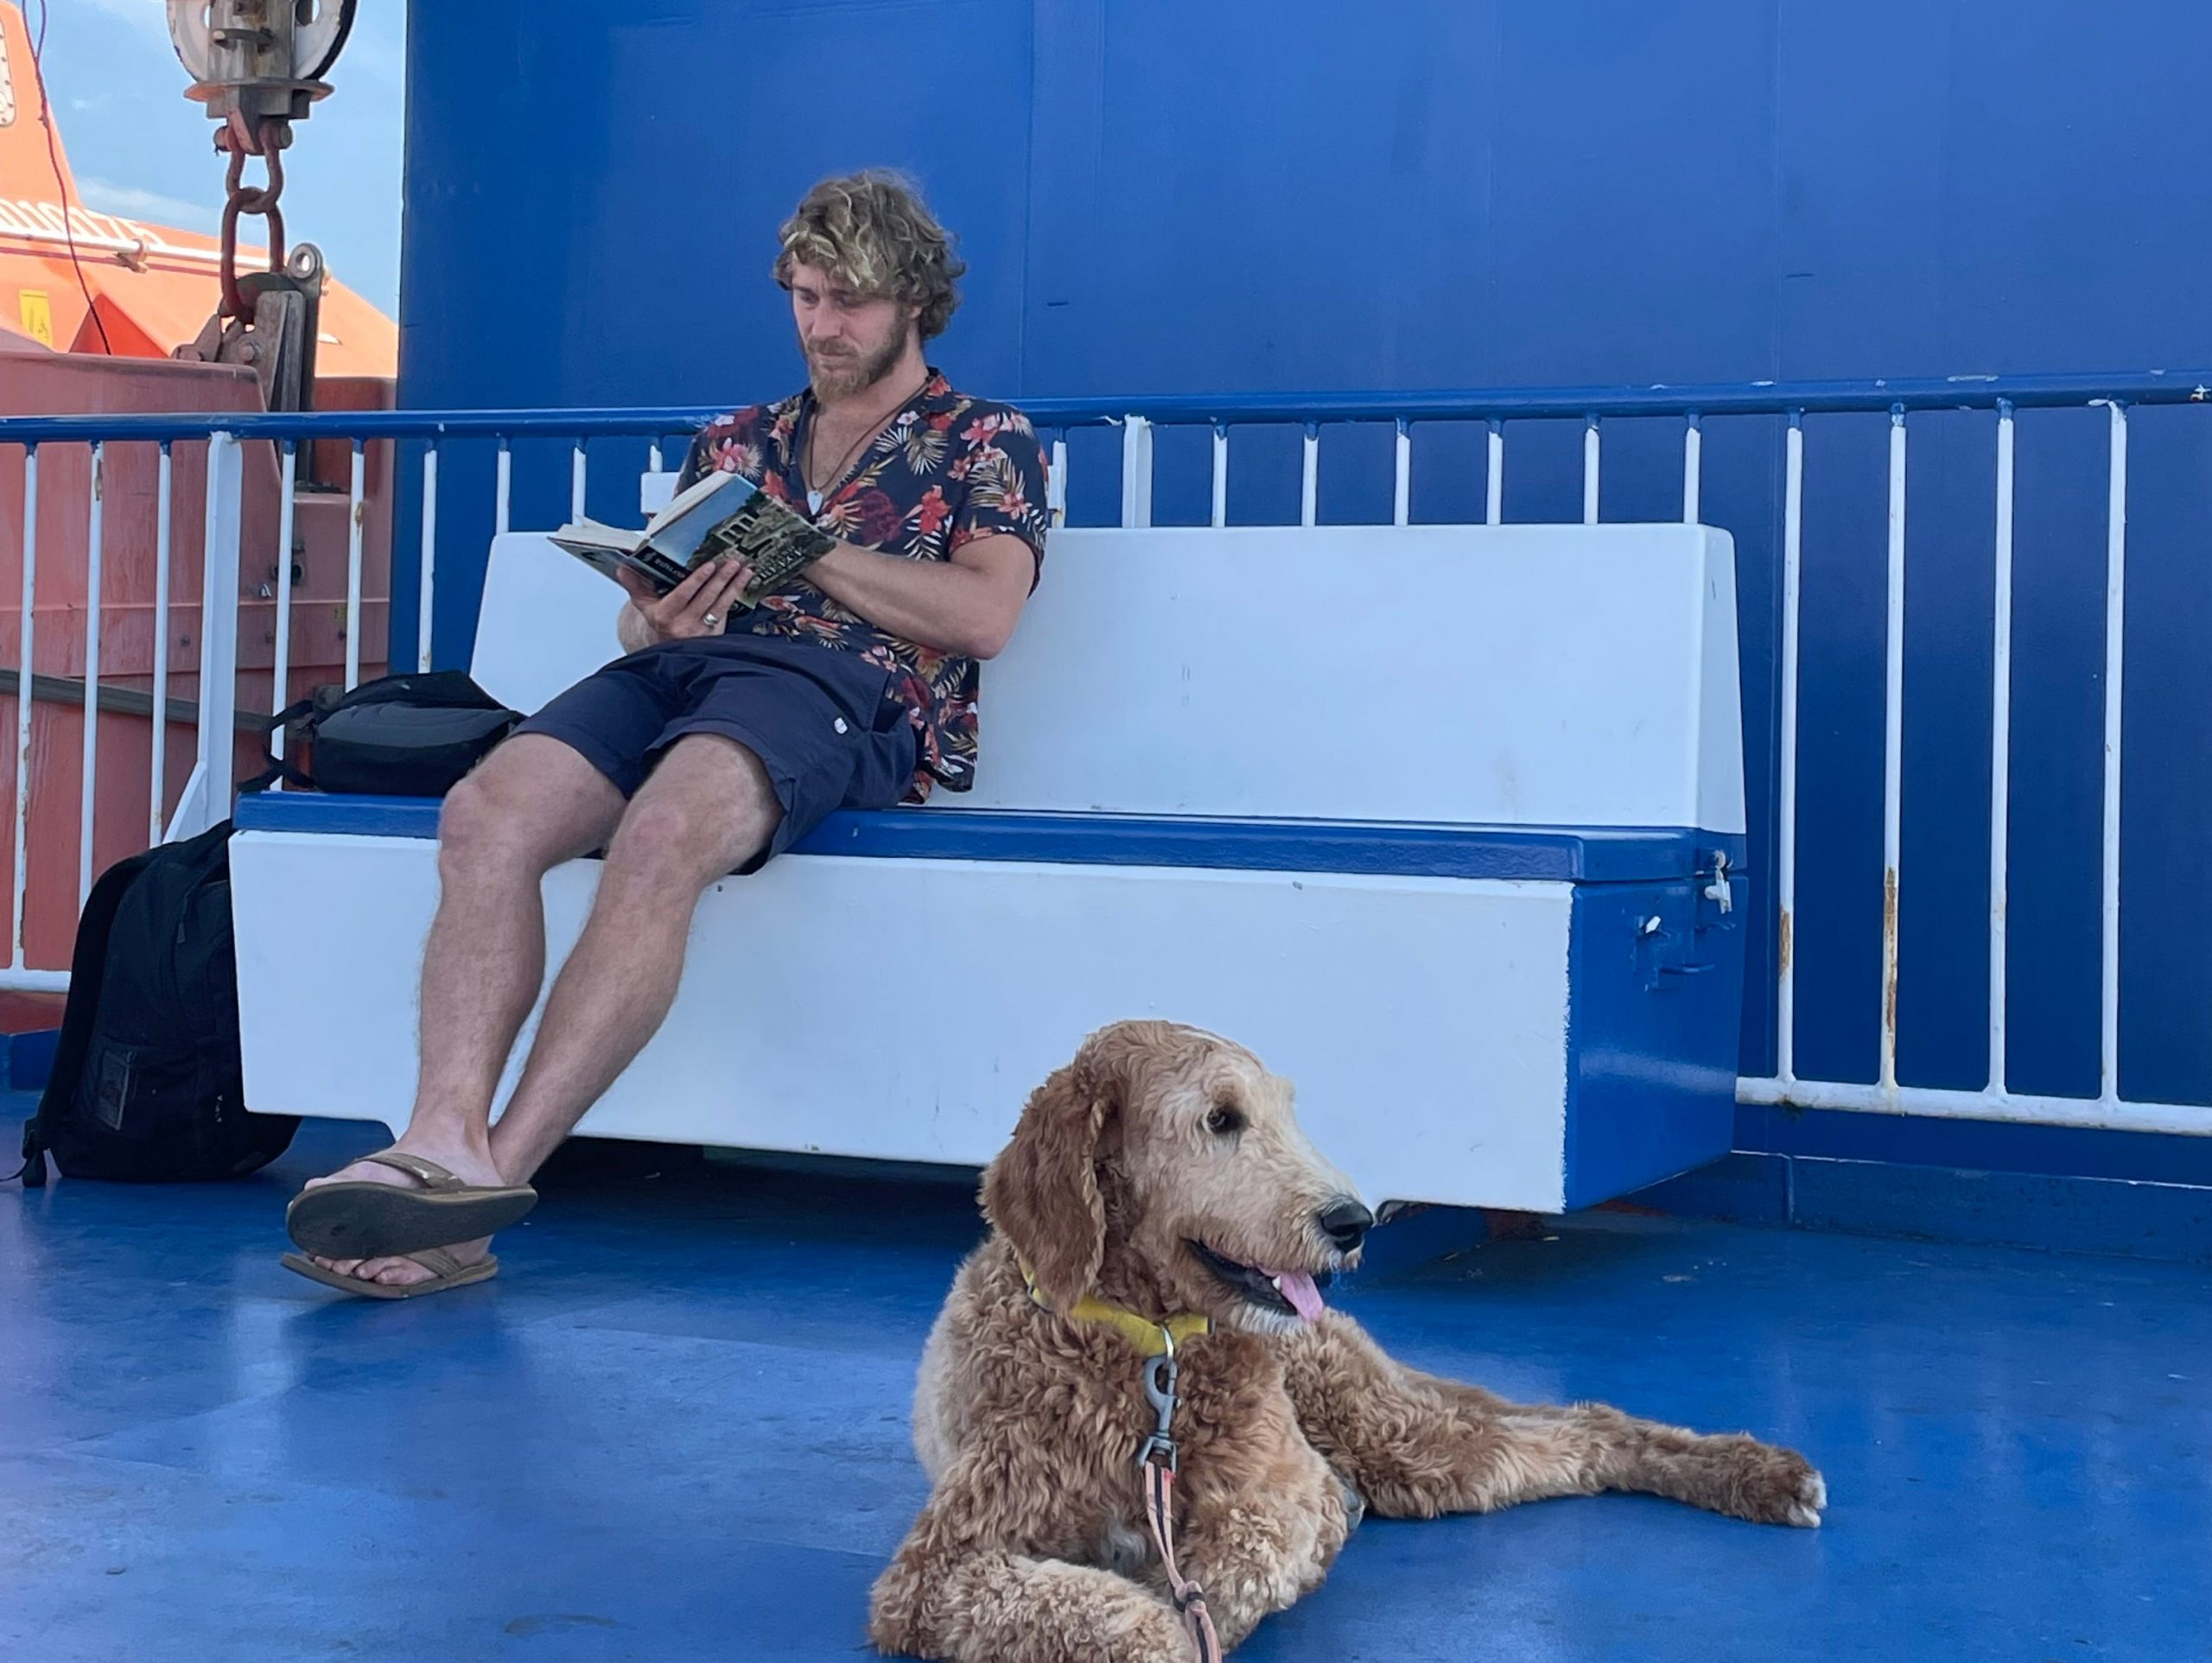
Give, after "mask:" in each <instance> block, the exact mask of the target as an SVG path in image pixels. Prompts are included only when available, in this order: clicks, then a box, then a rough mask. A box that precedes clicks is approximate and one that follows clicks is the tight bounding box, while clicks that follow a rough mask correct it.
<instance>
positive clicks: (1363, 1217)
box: [1315, 1196, 1375, 1253]
mask: <svg viewBox="0 0 2212 1663" xmlns="http://www.w3.org/2000/svg"><path fill="white" fill-rule="evenodd" d="M1315 1222H1317V1223H1319V1225H1320V1227H1321V1234H1322V1235H1325V1236H1327V1237H1328V1238H1329V1240H1330V1241H1333V1242H1335V1243H1336V1244H1337V1246H1338V1248H1339V1249H1340V1250H1342V1251H1343V1252H1345V1253H1356V1252H1357V1251H1358V1249H1359V1244H1360V1243H1361V1242H1363V1241H1365V1240H1367V1232H1368V1231H1369V1229H1370V1228H1372V1227H1373V1225H1374V1223H1375V1215H1374V1214H1372V1213H1370V1212H1369V1211H1368V1210H1367V1209H1366V1208H1365V1207H1363V1206H1362V1205H1361V1204H1360V1203H1359V1202H1358V1201H1357V1200H1356V1199H1355V1198H1354V1197H1352V1196H1344V1198H1343V1199H1342V1200H1340V1201H1335V1202H1332V1203H1330V1204H1329V1207H1328V1209H1327V1210H1326V1211H1325V1212H1324V1213H1322V1215H1321V1216H1320V1217H1319V1219H1318V1220H1316V1221H1315Z"/></svg>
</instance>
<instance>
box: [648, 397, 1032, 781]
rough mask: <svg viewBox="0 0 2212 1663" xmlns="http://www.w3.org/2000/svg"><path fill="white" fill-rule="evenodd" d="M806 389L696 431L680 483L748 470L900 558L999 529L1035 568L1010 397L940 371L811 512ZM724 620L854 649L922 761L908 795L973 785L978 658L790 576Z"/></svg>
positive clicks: (1024, 428) (940, 553) (832, 527)
mask: <svg viewBox="0 0 2212 1663" xmlns="http://www.w3.org/2000/svg"><path fill="white" fill-rule="evenodd" d="M814 414H815V401H814V395H813V394H812V393H811V392H810V391H809V392H802V393H799V394H797V395H795V396H794V397H790V398H786V399H784V400H782V401H781V402H779V403H773V404H756V405H753V407H752V408H750V409H742V410H739V411H737V412H736V413H735V414H734V415H730V416H723V417H721V419H720V420H719V421H715V422H710V423H709V425H708V426H707V427H706V428H703V429H702V430H701V432H700V434H699V435H698V436H697V437H696V439H694V440H693V441H692V443H691V449H690V454H689V455H688V456H687V457H686V458H685V460H684V464H683V473H682V475H681V476H680V478H679V479H678V489H681V488H682V487H683V486H688V485H690V483H691V482H692V481H693V480H694V479H698V478H700V477H701V476H702V474H704V473H706V472H707V470H709V468H719V469H721V470H722V471H723V472H725V473H742V474H744V475H745V476H746V477H747V479H752V480H754V481H755V482H756V483H758V484H759V485H760V487H761V489H762V490H764V491H766V492H767V493H768V494H769V495H770V496H772V497H774V498H777V499H778V500H779V501H781V502H784V503H787V504H789V505H791V506H792V507H793V508H796V509H797V510H798V511H799V512H800V513H802V514H808V516H809V517H810V518H811V519H812V521H813V522H814V524H816V525H817V526H819V527H820V528H821V529H822V530H824V531H827V532H829V533H830V534H831V535H832V536H837V537H841V538H842V539H843V540H844V541H846V542H848V543H858V544H860V545H861V547H863V548H868V549H876V550H877V551H879V552H880V553H882V554H886V555H897V556H899V557H900V558H901V559H906V560H945V559H948V558H950V555H952V553H953V551H954V550H955V549H958V548H960V547H961V546H962V545H963V544H964V543H971V542H973V541H974V540H975V539H976V538H977V537H983V536H993V535H996V534H1001V533H1003V534H1005V535H1007V536H1015V537H1019V538H1020V539H1021V541H1022V542H1023V543H1027V545H1028V546H1029V550H1030V553H1031V555H1033V557H1034V559H1035V560H1036V562H1038V570H1039V572H1041V571H1042V569H1043V562H1044V558H1045V532H1046V526H1047V524H1049V516H1048V514H1047V512H1046V505H1045V489H1046V462H1045V456H1044V453H1043V451H1042V449H1041V448H1040V447H1039V445H1038V442H1037V435H1036V434H1035V432H1034V431H1033V429H1032V428H1031V427H1030V425H1029V422H1028V418H1027V417H1026V416H1023V415H1022V414H1021V412H1020V411H1019V410H1017V409H1013V408H1012V407H1011V406H1009V405H1006V404H995V403H990V402H988V400H985V399H981V398H971V397H969V396H968V395H967V394H965V393H960V392H955V391H954V390H952V387H951V385H950V384H949V383H948V382H947V381H946V380H945V378H944V376H943V375H942V374H941V373H940V372H938V371H936V370H934V369H933V370H931V371H930V376H929V379H928V381H927V382H925V384H923V386H922V389H921V390H920V391H919V392H918V393H917V394H916V395H915V396H914V397H913V399H912V402H910V403H908V404H907V405H906V408H905V409H901V410H900V411H899V413H898V414H897V415H896V416H893V417H892V419H891V422H890V423H889V425H888V426H887V427H886V428H884V429H883V431H882V433H881V434H880V435H878V436H877V437H876V439H875V441H874V442H873V443H872V444H871V445H869V447H868V448H867V449H866V450H865V451H863V452H862V453H861V456H860V458H859V459H858V460H856V461H855V463H854V464H853V465H852V468H851V471H850V472H849V473H847V474H846V475H845V477H844V478H843V479H842V480H840V481H837V482H836V484H835V485H834V486H832V487H831V489H830V490H829V493H828V494H827V495H826V496H824V497H823V499H822V504H821V506H820V507H819V508H818V509H816V510H814V511H812V512H811V513H809V509H808V504H807V487H806V479H805V475H804V471H803V468H802V464H801V458H802V457H803V456H804V454H805V445H806V437H807V427H808V423H809V422H811V421H812V420H813V417H814ZM1033 581H1034V580H1033ZM727 627H728V629H729V630H731V631H733V632H748V631H749V632H752V633H753V634H755V635H772V636H784V637H787V638H793V639H797V640H802V641H811V642H814V643H816V644H819V645H822V646H825V647H831V648H835V649H838V650H841V651H847V652H855V653H858V654H859V655H860V656H861V657H863V658H865V659H866V660H868V662H869V663H874V664H877V665H880V667H881V668H883V669H884V670H887V671H889V672H890V673H891V677H892V681H891V687H892V691H893V695H895V696H896V697H898V698H899V701H901V702H902V703H904V704H905V705H906V708H907V709H908V712H909V714H910V716H911V719H912V721H913V724H914V728H915V733H916V736H917V739H918V745H917V749H916V755H917V758H918V767H917V771H916V775H915V782H914V790H913V792H912V798H911V800H914V801H919V800H920V799H921V798H922V797H925V796H926V795H927V793H928V790H929V788H930V786H931V784H932V783H936V784H943V785H944V787H945V788H946V789H947V790H955V791H964V790H969V788H970V787H971V786H972V785H973V784H975V771H976V725H977V724H976V689H977V683H978V681H979V679H980V678H979V674H978V671H977V668H976V661H975V660H974V659H973V658H966V657H960V656H958V655H957V654H953V653H947V652H939V651H936V650H935V649H934V648H931V647H925V646H922V645H919V644H917V643H915V642H912V641H906V640H902V639H900V638H899V637H897V636H894V635H892V634H889V633H888V632H885V631H883V630H880V629H878V628H877V627H876V626H875V625H873V624H871V623H869V622H868V620H867V619H864V618H861V617H860V616H859V615H857V614H856V613H852V612H850V611H849V610H847V609H846V608H845V607H843V606H840V605H838V604H837V602H836V601H835V600H831V599H830V598H829V596H828V595H826V594H824V593H822V592H821V591H820V590H819V589H817V588H815V587H813V586H812V585H811V584H810V583H808V582H807V581H805V580H804V577H801V578H798V579H795V580H793V581H792V582H791V584H790V585H789V586H787V587H785V588H784V589H782V590H779V591H777V592H775V593H771V594H768V595H766V596H763V597H762V599H761V600H760V604H759V605H758V606H754V607H753V608H752V609H751V610H749V611H747V612H745V613H739V614H738V615H736V616H735V617H733V618H732V619H730V620H729V622H728V625H727Z"/></svg>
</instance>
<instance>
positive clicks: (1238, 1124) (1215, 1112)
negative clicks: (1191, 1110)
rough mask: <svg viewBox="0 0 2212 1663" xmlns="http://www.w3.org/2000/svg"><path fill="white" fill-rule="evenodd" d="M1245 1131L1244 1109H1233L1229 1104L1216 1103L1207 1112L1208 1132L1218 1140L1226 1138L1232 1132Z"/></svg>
mask: <svg viewBox="0 0 2212 1663" xmlns="http://www.w3.org/2000/svg"><path fill="white" fill-rule="evenodd" d="M1243 1129H1244V1114H1243V1110H1242V1109H1238V1108H1231V1107H1230V1105H1229V1104H1227V1103H1216V1104H1215V1105H1214V1106H1213V1107H1212V1108H1210V1109H1208V1110H1207V1111H1206V1130H1207V1131H1209V1132H1211V1133H1213V1134H1214V1135H1215V1136H1216V1137H1217V1138H1225V1137H1227V1136H1229V1135H1230V1133H1232V1132H1242V1131H1243Z"/></svg>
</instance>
